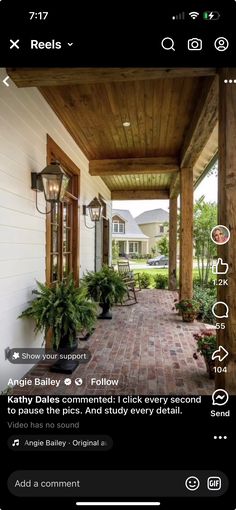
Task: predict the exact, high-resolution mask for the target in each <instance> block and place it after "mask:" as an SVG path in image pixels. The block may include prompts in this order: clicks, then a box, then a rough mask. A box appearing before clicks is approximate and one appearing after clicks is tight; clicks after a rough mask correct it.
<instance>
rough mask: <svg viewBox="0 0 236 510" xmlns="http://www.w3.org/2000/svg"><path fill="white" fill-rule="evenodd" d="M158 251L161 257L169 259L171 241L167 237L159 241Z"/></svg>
mask: <svg viewBox="0 0 236 510" xmlns="http://www.w3.org/2000/svg"><path fill="white" fill-rule="evenodd" d="M158 250H159V252H160V254H161V255H164V256H165V257H167V255H169V239H168V237H167V236H163V237H162V238H161V240H160V241H158Z"/></svg>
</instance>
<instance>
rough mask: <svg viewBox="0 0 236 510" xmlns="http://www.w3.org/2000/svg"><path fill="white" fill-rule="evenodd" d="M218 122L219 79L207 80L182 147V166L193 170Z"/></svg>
mask: <svg viewBox="0 0 236 510" xmlns="http://www.w3.org/2000/svg"><path fill="white" fill-rule="evenodd" d="M217 120H218V78H217V77H212V78H208V79H206V83H205V85H204V86H203V88H202V92H201V96H200V99H199V101H198V103H197V106H196V109H195V112H194V115H193V118H192V121H191V123H190V126H189V128H188V130H187V134H186V137H185V140H184V143H183V146H182V150H181V157H180V161H181V163H180V166H181V167H190V168H192V167H193V166H194V165H195V163H196V161H197V159H198V158H199V156H200V154H201V152H202V151H203V149H204V147H205V145H206V143H207V142H208V140H209V138H210V136H211V134H212V132H213V129H214V128H215V126H216V123H217Z"/></svg>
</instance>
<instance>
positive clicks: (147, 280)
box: [139, 272, 152, 289]
mask: <svg viewBox="0 0 236 510" xmlns="http://www.w3.org/2000/svg"><path fill="white" fill-rule="evenodd" d="M139 281H140V286H141V289H147V288H148V287H150V285H151V282H152V276H151V275H150V274H148V273H144V272H143V273H141V274H140V275H139Z"/></svg>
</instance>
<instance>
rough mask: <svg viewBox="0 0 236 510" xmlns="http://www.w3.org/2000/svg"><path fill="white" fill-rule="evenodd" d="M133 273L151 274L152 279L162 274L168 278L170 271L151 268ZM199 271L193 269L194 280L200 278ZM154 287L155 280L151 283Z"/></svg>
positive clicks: (151, 286) (210, 276)
mask: <svg viewBox="0 0 236 510" xmlns="http://www.w3.org/2000/svg"><path fill="white" fill-rule="evenodd" d="M133 272H134V273H139V274H142V273H145V274H149V275H150V276H151V277H153V276H155V275H156V274H161V275H163V276H167V277H168V269H166V268H164V267H163V268H155V269H150V268H147V269H133ZM178 276H179V274H178V271H177V278H178ZM198 276H199V275H198V269H196V268H195V269H193V278H198ZM214 278H215V276H214V275H213V274H212V275H211V274H210V275H209V280H211V279H214ZM153 287H154V281H153V278H152V282H151V285H150V287H149V288H153Z"/></svg>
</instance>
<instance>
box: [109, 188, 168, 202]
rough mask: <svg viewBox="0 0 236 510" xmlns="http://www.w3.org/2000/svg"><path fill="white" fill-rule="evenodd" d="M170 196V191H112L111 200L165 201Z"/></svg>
mask: <svg viewBox="0 0 236 510" xmlns="http://www.w3.org/2000/svg"><path fill="white" fill-rule="evenodd" d="M169 196H170V194H169V190H168V189H159V190H158V189H136V190H133V189H132V190H131V189H130V190H127V189H126V190H121V191H116V190H114V191H111V200H165V199H168V198H169Z"/></svg>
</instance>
